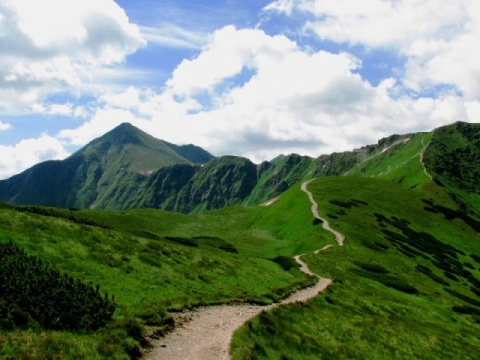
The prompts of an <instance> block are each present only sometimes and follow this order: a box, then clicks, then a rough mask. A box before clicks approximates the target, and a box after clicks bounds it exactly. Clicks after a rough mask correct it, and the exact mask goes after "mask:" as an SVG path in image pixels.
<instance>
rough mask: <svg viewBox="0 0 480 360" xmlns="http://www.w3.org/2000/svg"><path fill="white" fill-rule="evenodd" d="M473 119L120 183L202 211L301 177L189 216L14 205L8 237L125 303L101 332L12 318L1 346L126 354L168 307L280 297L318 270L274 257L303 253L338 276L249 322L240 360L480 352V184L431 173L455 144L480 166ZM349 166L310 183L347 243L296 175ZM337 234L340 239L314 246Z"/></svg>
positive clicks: (2, 213) (5, 222)
mask: <svg viewBox="0 0 480 360" xmlns="http://www.w3.org/2000/svg"><path fill="white" fill-rule="evenodd" d="M465 128H467V129H465ZM469 129H470V130H469ZM471 129H475V125H468V124H467V125H462V124H454V125H452V126H451V127H446V128H445V129H443V128H442V129H438V130H436V131H435V132H434V133H433V134H431V133H430V134H426V133H421V134H414V135H408V136H406V137H402V136H393V137H390V138H386V139H383V140H381V141H380V142H379V144H377V145H375V146H369V147H364V148H361V149H358V150H355V151H352V152H345V153H340V154H332V155H330V156H323V157H320V158H317V159H310V158H308V157H300V156H297V155H291V156H287V157H282V158H279V159H278V161H276V162H275V163H273V164H271V163H264V164H261V165H259V166H256V165H254V164H252V163H251V162H249V161H248V160H246V159H242V158H237V157H223V158H216V159H214V160H212V161H210V162H209V163H207V164H206V165H204V166H203V167H202V166H199V165H193V166H192V165H190V164H176V165H171V166H167V167H163V168H161V169H160V170H157V171H156V172H153V173H152V174H150V175H149V176H144V175H140V174H137V175H136V176H137V177H138V179H140V180H139V181H138V184H140V186H144V187H143V188H142V191H141V192H140V191H139V192H136V190H135V186H132V187H131V189H132V190H130V193H129V192H128V191H127V192H125V193H122V196H124V199H125V201H128V199H131V201H132V202H134V203H137V201H144V202H145V203H147V201H157V202H156V203H152V205H158V204H165V203H168V204H172V205H171V206H172V207H175V206H176V204H177V201H178V204H180V203H181V204H185V203H187V204H188V203H189V204H196V205H192V208H191V209H186V211H198V210H201V209H199V208H198V206H199V201H200V204H201V201H204V202H203V204H208V201H210V200H211V201H212V204H215V206H224V205H225V203H223V204H222V203H221V202H222V201H223V199H224V197H227V196H228V197H229V198H231V199H234V200H232V201H236V203H237V204H243V203H244V202H245V201H250V199H252V198H254V196H257V199H259V198H260V197H261V196H265V197H266V198H268V197H270V196H271V195H272V194H274V193H275V192H271V193H268V191H267V190H266V189H267V188H272V187H274V186H275V184H277V183H280V181H281V180H280V179H285V180H284V181H285V183H286V184H287V185H284V186H287V187H288V186H289V185H288V182H290V181H291V182H296V183H294V185H293V186H291V187H289V188H288V189H287V190H286V191H284V192H282V193H281V196H280V197H279V199H278V200H277V201H276V202H274V203H273V204H271V205H269V206H265V207H260V206H232V207H225V208H222V209H220V210H213V211H203V212H200V213H197V214H189V215H183V214H180V213H174V212H164V211H159V210H152V209H143V210H142V209H139V210H128V211H122V212H116V211H105V210H102V211H99V210H78V211H72V210H61V209H51V208H41V207H17V208H13V207H11V206H7V205H4V206H3V208H1V209H0V242H3V243H5V242H8V241H9V240H12V241H13V242H14V243H16V244H18V245H20V247H21V248H22V249H24V250H25V251H26V252H27V253H28V254H30V255H32V256H36V257H38V258H39V259H41V260H42V261H45V262H48V263H50V264H51V265H52V266H55V267H56V268H57V269H58V270H59V271H60V272H62V273H65V274H67V275H68V276H71V277H73V278H75V279H79V280H81V281H82V282H83V283H86V284H88V283H93V284H99V285H100V289H101V291H102V292H108V294H109V295H110V296H111V295H115V301H116V303H117V307H116V310H115V313H114V320H113V322H111V323H110V324H109V325H107V327H106V328H105V329H101V330H98V331H95V332H91V333H70V332H61V331H60V332H58V331H51V330H45V329H42V328H41V326H39V325H38V324H35V323H33V322H30V323H29V325H28V326H24V325H22V323H21V322H20V323H19V324H18V326H17V327H15V328H14V329H6V328H2V329H1V330H0V340H1V344H2V346H3V347H0V356H3V357H14V358H15V357H21V355H22V354H32V353H34V354H40V355H38V357H40V358H41V357H43V358H48V357H49V356H50V357H51V356H53V355H52V354H55V356H57V357H60V358H67V359H69V358H71V359H73V358H85V359H91V358H97V359H100V358H126V357H127V355H126V353H129V354H131V353H133V351H134V350H135V349H136V350H135V351H138V349H139V346H140V342H141V340H142V332H143V331H144V330H142V328H143V326H144V325H148V326H152V327H154V328H155V329H159V328H163V327H164V326H166V325H167V324H168V323H169V314H168V312H169V311H174V310H178V309H180V308H185V307H192V306H196V305H199V304H213V303H223V302H230V301H254V302H259V303H270V302H271V301H273V300H274V299H278V298H280V297H283V296H284V295H285V294H286V293H288V292H290V291H292V290H293V289H295V288H298V287H301V286H304V285H305V284H307V283H309V282H311V281H312V279H309V278H307V277H306V276H305V275H303V274H301V273H300V272H299V270H298V269H297V268H296V267H292V268H289V269H287V270H285V269H284V268H282V267H281V266H280V264H278V263H277V262H275V258H278V257H279V256H285V257H292V256H293V255H296V254H306V255H305V256H304V257H303V259H304V260H305V261H306V262H307V263H308V264H309V267H310V268H311V269H312V270H313V271H314V272H316V273H317V274H319V275H321V276H324V277H328V278H331V279H334V282H333V284H332V285H331V286H330V287H329V288H328V289H327V291H326V292H325V293H322V294H321V295H319V296H317V297H316V298H315V299H312V300H311V301H309V302H308V303H306V304H304V305H292V306H289V307H287V308H278V309H275V310H273V311H271V312H266V313H264V314H262V315H260V316H258V317H256V318H254V319H253V320H252V321H250V322H249V323H247V324H246V325H245V326H244V327H242V328H241V329H240V330H239V331H238V332H237V333H236V335H235V337H234V341H233V343H232V350H231V353H232V355H233V357H234V358H235V359H249V358H260V359H270V358H295V359H311V358H319V357H322V358H334V359H338V358H345V359H346V358H348V359H365V358H376V359H391V358H399V359H411V358H416V359H438V358H451V359H473V358H475V355H476V354H478V353H479V352H480V342H479V340H478V336H476V334H478V332H479V330H480V299H479V297H480V237H479V236H480V235H479V234H480V212H479V211H478V210H477V208H476V201H477V200H476V199H477V198H476V196H477V194H478V185H476V183H475V182H474V180H473V175H469V174H470V172H467V173H462V176H461V177H459V176H457V175H455V171H456V167H454V166H443V167H441V168H442V169H443V171H440V170H434V169H436V167H435V166H437V165H435V164H436V163H435V161H436V159H443V160H442V162H441V164H445V162H446V161H447V160H448V159H449V158H450V157H449V156H448V155H447V154H448V152H449V151H450V152H452V153H455V154H457V158H456V161H458V162H459V163H461V164H462V169H470V171H473V173H474V172H475V171H476V169H477V165H476V157H475V156H471V155H470V154H472V153H473V152H474V150H473V149H472V150H469V151H457V150H456V149H457V148H459V145H458V144H460V145H462V146H463V147H464V148H467V147H468V146H470V145H469V144H472V143H474V142H472V141H476V140H475V139H476V137H475V136H473V137H472V136H471V135H470V134H471V132H472V130H471ZM452 130H453V131H452ZM444 132H445V134H444ZM465 134H467V135H468V136H467V135H465ZM458 137H460V139H463V140H462V141H463V142H459V141H458ZM407 139H408V140H407ZM449 139H451V140H449ZM456 139H457V140H456ZM472 139H473V140H472ZM436 142H437V143H438V144H448V146H438V145H436ZM433 150H435V156H434V159H431V158H429V156H430V157H432V155H431V154H429V153H428V152H429V151H433ZM422 154H423V156H422ZM464 154H465V155H464ZM422 158H423V160H424V162H425V165H426V169H424V166H423V164H422V162H421V159H422ZM432 161H433V163H432ZM348 170H351V172H350V173H347V174H346V176H335V177H332V176H324V177H322V178H320V179H317V180H314V181H313V182H311V183H310V185H309V189H310V191H312V193H313V195H314V198H315V200H316V201H317V202H318V204H319V211H320V213H321V215H322V216H323V217H325V218H326V219H328V221H329V222H330V223H331V225H332V227H333V228H335V229H337V230H338V231H340V232H342V233H343V234H344V235H345V236H346V239H345V245H344V246H343V247H339V246H336V243H335V240H334V238H333V235H332V234H331V233H328V232H326V231H325V230H323V228H322V227H321V226H319V223H318V221H314V217H313V215H312V213H311V210H310V209H311V204H310V201H309V199H308V197H307V196H306V195H305V193H303V192H301V191H300V183H298V181H299V180H303V179H305V178H309V177H312V176H316V175H318V174H323V175H328V174H332V173H337V172H339V173H341V174H343V173H345V172H347V171H348ZM462 171H466V170H462ZM437 173H438V174H439V175H437ZM276 176H278V178H276V179H277V180H271V179H275V177H276ZM430 176H432V177H433V180H432V179H430ZM440 176H442V178H440ZM259 179H260V180H259ZM277 181H278V182H277ZM460 181H463V182H465V183H459V182H460ZM132 184H133V183H132ZM146 184H149V186H146ZM218 184H221V185H222V186H218ZM232 184H235V186H232ZM459 184H461V185H459ZM469 184H470V185H469ZM262 186H263V188H262ZM117 188H122V187H117ZM123 189H127V187H123ZM155 189H161V192H160V191H156V190H155ZM255 192H256V193H255ZM116 194H117V193H114V192H112V196H111V197H113V195H115V196H117V195H116ZM140 194H141V195H140ZM177 194H183V195H182V196H183V199H182V201H180V200H178V195H177ZM252 194H254V195H252ZM255 194H257V195H255ZM137 195H138V196H139V198H136V196H137ZM140 196H143V200H142V198H140ZM156 196H157V197H158V198H155V197H156ZM161 196H164V197H163V198H162V197H161ZM202 197H203V198H202ZM245 199H247V200H245ZM205 201H206V202H205ZM214 201H215V202H217V203H214ZM252 201H253V200H252ZM162 206H163V205H162ZM195 206H197V208H195ZM202 206H203V205H202ZM212 207H213V205H212ZM202 209H207V207H205V208H202ZM326 244H331V245H334V246H333V247H332V248H330V249H328V250H325V251H323V252H320V253H319V254H314V253H313V251H314V250H317V249H320V248H322V247H323V246H324V245H326ZM259 274H261V276H259ZM3 305H4V304H1V299H0V308H2V306H3ZM22 326H23V327H22ZM0 327H1V324H0ZM135 334H136V335H135ZM132 349H133V350H132Z"/></svg>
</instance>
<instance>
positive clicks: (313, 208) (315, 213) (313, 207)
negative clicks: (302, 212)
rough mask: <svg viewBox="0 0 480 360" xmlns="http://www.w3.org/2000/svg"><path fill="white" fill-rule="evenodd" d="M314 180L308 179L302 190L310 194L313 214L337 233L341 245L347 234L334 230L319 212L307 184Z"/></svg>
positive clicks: (327, 227)
mask: <svg viewBox="0 0 480 360" xmlns="http://www.w3.org/2000/svg"><path fill="white" fill-rule="evenodd" d="M311 181H312V180H310V181H306V182H304V183H303V184H302V187H301V189H302V191H304V192H305V193H307V195H308V198H309V199H310V202H311V203H312V214H313V216H315V218H317V219H319V220H321V221H322V224H323V228H324V229H325V230H327V231H330V232H331V233H332V234H333V235H335V239H336V240H337V242H338V245H340V246H343V242H344V241H345V236H343V235H342V234H340V233H339V232H338V231H337V230H334V229H332V228H331V227H330V224H329V223H328V221H327V220H326V219H324V218H322V217H321V216H320V215H319V214H318V204H317V203H316V201H315V199H314V198H313V195H312V193H311V192H310V191H308V189H307V186H308V184H310V182H311Z"/></svg>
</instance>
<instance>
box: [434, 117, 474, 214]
mask: <svg viewBox="0 0 480 360" xmlns="http://www.w3.org/2000/svg"><path fill="white" fill-rule="evenodd" d="M425 164H426V166H427V168H428V169H429V171H430V172H431V173H432V175H433V176H434V177H435V179H436V180H437V182H438V183H439V184H443V186H446V187H447V188H449V189H450V190H451V191H452V192H454V193H455V195H457V196H458V200H459V201H460V202H462V201H463V202H464V203H466V204H469V206H470V207H472V208H473V209H475V211H477V212H480V185H479V184H480V182H479V179H480V124H467V123H462V122H457V123H455V124H453V125H451V126H445V127H442V128H439V129H436V130H435V131H434V132H433V136H432V141H431V143H430V145H429V146H428V148H427V150H426V151H425ZM462 199H463V200H462ZM464 206H466V205H464Z"/></svg>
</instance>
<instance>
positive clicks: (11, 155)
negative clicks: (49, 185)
mask: <svg viewBox="0 0 480 360" xmlns="http://www.w3.org/2000/svg"><path fill="white" fill-rule="evenodd" d="M0 153H1V154H2V156H1V157H0V179H5V178H7V177H10V176H12V175H14V174H17V173H19V172H21V171H23V170H25V169H27V168H29V167H31V166H33V165H35V164H37V163H39V162H42V161H46V160H55V159H64V158H66V157H67V156H68V155H69V153H68V151H67V150H66V149H65V148H64V146H63V145H62V143H61V142H60V141H59V140H58V139H57V138H55V137H52V136H49V135H47V134H42V135H41V136H40V137H39V138H36V139H24V140H22V141H20V142H19V143H17V144H16V145H14V146H2V145H0Z"/></svg>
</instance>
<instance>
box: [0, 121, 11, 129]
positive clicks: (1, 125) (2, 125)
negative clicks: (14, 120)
mask: <svg viewBox="0 0 480 360" xmlns="http://www.w3.org/2000/svg"><path fill="white" fill-rule="evenodd" d="M11 128H12V125H10V124H8V123H4V122H3V121H0V131H5V130H10V129H11Z"/></svg>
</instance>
